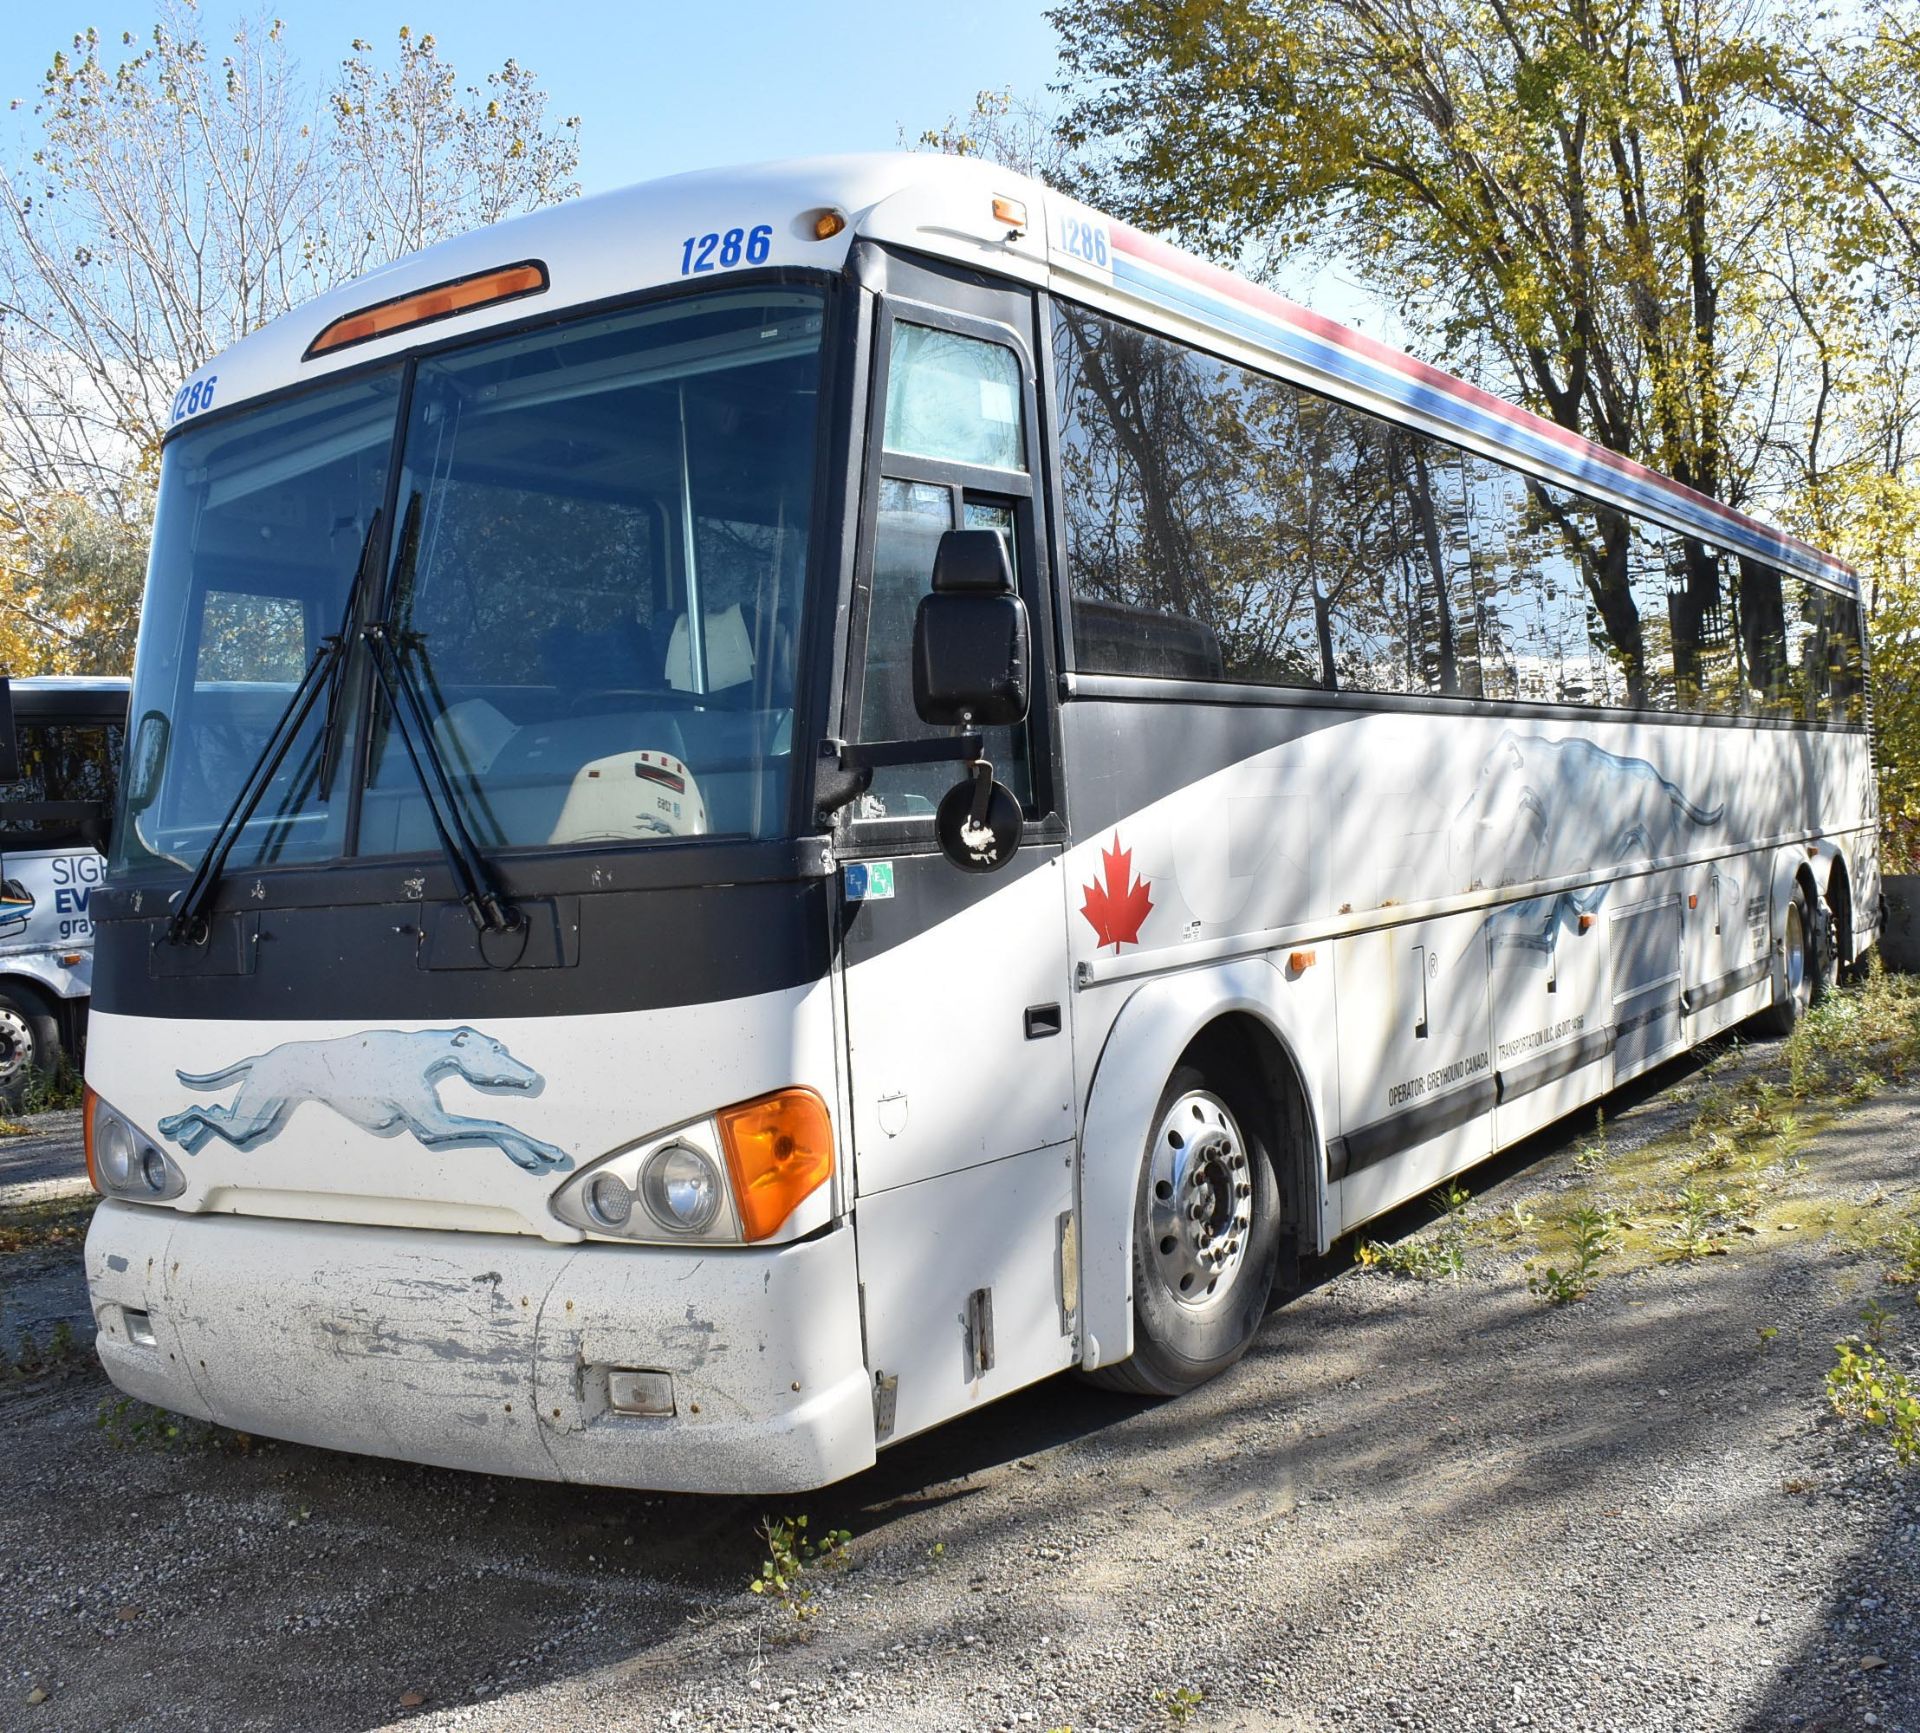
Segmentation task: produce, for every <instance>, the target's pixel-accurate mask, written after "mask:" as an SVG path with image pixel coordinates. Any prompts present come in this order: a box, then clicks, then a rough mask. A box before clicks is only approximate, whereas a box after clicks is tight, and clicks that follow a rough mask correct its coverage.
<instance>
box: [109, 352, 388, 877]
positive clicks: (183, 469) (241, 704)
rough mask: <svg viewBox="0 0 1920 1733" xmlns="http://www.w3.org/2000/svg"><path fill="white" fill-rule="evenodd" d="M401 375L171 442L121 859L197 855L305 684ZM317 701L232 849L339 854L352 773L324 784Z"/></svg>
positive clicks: (236, 859) (136, 698)
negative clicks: (328, 786)
mask: <svg viewBox="0 0 1920 1733" xmlns="http://www.w3.org/2000/svg"><path fill="white" fill-rule="evenodd" d="M399 400H400V372H399V369H398V368H390V369H387V370H386V371H383V372H380V373H376V374H373V375H363V376H362V377H360V378H358V379H356V380H354V381H353V382H352V383H350V384H347V385H336V386H329V387H327V388H325V389H323V390H319V391H313V392H304V393H302V394H301V395H299V396H298V397H293V398H289V399H286V400H285V401H283V402H280V403H273V404H268V405H266V406H264V407H262V408H260V409H258V410H254V411H252V412H250V413H248V414H244V415H239V416H235V417H232V418H230V419H228V420H224V421H217V422H211V423H209V424H208V425H206V426H204V427H195V428H192V429H190V430H188V431H187V432H185V433H183V434H181V435H179V436H178V437H176V438H174V439H172V440H170V441H168V443H167V448H166V455H165V456H164V458H163V459H162V461H161V465H160V504H159V512H158V516H157V518H156V520H155V523H154V531H153V557H152V559H151V561H150V562H149V565H148V568H147V594H146V601H145V604H144V606H143V609H142V612H141V619H140V646H139V649H138V651H137V652H136V654H135V656H134V675H133V695H132V699H131V702H130V704H129V706H128V711H127V716H128V737H129V751H128V764H129V766H130V769H131V774H130V775H128V776H126V777H125V778H124V779H123V781H122V787H121V817H120V822H118V823H117V824H116V825H115V826H114V844H113V855H114V862H115V864H116V866H118V865H131V866H150V865H153V864H154V863H155V861H156V860H163V861H170V862H173V863H175V864H177V865H179V866H183V867H192V866H194V865H196V864H197V863H198V861H199V859H200V856H201V855H202V854H204V853H205V852H206V848H207V844H208V842H209V840H210V839H211V837H212V835H213V832H214V830H215V828H216V827H217V826H218V825H219V823H220V821H221V820H222V819H223V818H225V817H226V815H227V812H228V809H229V808H231V806H232V805H233V801H234V797H235V795H237V794H238V793H239V792H240V787H241V784H242V782H243V781H244V779H245V777H246V775H247V772H248V771H249V770H250V769H251V768H252V766H253V764H254V761H255V760H256V759H257V758H258V756H259V754H260V750H261V748H262V747H263V746H264V745H265V744H266V741H267V738H268V736H269V735H270V734H271V733H272V732H273V728H274V724H275V723H276V722H278V721H279V719H280V717H281V715H282V713H283V712H284V711H285V710H286V708H287V705H288V702H289V700H290V699H291V698H292V697H293V690H294V687H295V686H296V685H297V684H298V682H299V679H300V676H301V675H302V674H303V673H305V672H306V669H307V664H308V662H309V661H310V660H311V659H312V657H313V654H314V652H315V651H316V650H317V649H318V648H319V646H320V641H321V639H322V638H323V637H325V636H326V635H327V634H328V633H330V632H337V631H339V630H340V625H341V618H342V615H343V613H344V610H345V607H346V600H347V588H348V585H349V584H350V583H351V582H352V580H353V574H354V570H355V568H356V567H357V566H358V565H359V563H360V557H361V550H362V548H363V547H364V546H365V544H366V540H367V533H368V530H369V528H370V527H371V525H372V521H373V516H374V513H375V512H376V511H378V510H379V507H380V501H381V498H382V496H383V494H384V492H385V486H386V470H387V465H388V463H389V462H390V461H391V459H392V450H393V424H394V417H395V413H396V411H397V408H398V405H399ZM321 721H322V711H321V708H319V707H316V709H315V710H314V712H313V713H312V714H311V715H310V716H309V717H308V718H307V722H306V725H305V726H304V727H303V728H302V730H301V732H300V734H299V736H298V738H296V740H295V741H294V743H293V747H292V749H291V750H290V751H289V752H288V753H287V755H286V757H285V759H284V760H283V761H282V763H281V766H280V769H279V772H278V774H277V775H276V776H275V777H274V780H273V783H272V785H271V786H270V787H269V788H268V789H267V792H266V794H265V796H264V797H263V798H262V799H261V801H260V803H259V805H258V806H257V807H256V808H255V810H254V815H253V818H252V820H251V821H250V822H249V823H248V825H247V826H246V828H245V829H244V830H243V831H242V833H241V835H240V837H239V839H238V841H237V842H236V843H235V845H234V849H233V853H232V854H231V856H230V857H229V864H230V865H231V866H235V867H243V866H251V865H258V864H261V863H263V862H267V861H276V860H288V861H294V860H315V859H321V858H324V857H326V856H329V855H332V854H337V853H338V852H339V850H340V845H341V838H342V836H343V835H344V829H345V827H344V819H345V809H346V798H345V793H344V790H345V779H344V778H340V777H336V778H335V779H334V786H333V789H332V792H331V798H328V799H323V798H322V797H321V794H320V791H319V787H318V783H319V756H320V753H319V747H320V729H321Z"/></svg>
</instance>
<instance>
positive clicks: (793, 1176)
mask: <svg viewBox="0 0 1920 1733" xmlns="http://www.w3.org/2000/svg"><path fill="white" fill-rule="evenodd" d="M714 1117H715V1119H716V1120H717V1121H718V1122H719V1126H720V1142H721V1146H722V1147H723V1148H724V1149H725V1150H726V1152H727V1172H728V1174H729V1175H730V1176H731V1178H732V1180H733V1198H734V1202H735V1203H736V1204H737V1205H738V1206H739V1209H740V1232H741V1236H742V1237H743V1238H745V1239H748V1240H764V1239H765V1238H766V1237H767V1236H768V1235H769V1234H772V1233H775V1232H777V1231H778V1229H779V1227H780V1224H781V1223H782V1222H784V1221H785V1220H786V1219H787V1217H788V1216H790V1215H792V1214H793V1212H794V1210H795V1209H796V1208H797V1207H798V1206H799V1204H800V1203H801V1202H802V1201H803V1200H804V1199H806V1198H808V1197H811V1196H812V1195H813V1193H814V1192H816V1191H817V1190H819V1188H820V1186H821V1184H822V1183H823V1182H824V1181H825V1180H826V1179H827V1177H828V1175H830V1174H831V1173H832V1172H833V1125H832V1123H831V1121H830V1120H829V1119H828V1118H827V1104H826V1103H825V1102H824V1101H822V1100H821V1099H820V1097H819V1096H818V1095H816V1094H814V1092H813V1091H812V1090H811V1089H782V1090H780V1091H779V1092H778V1093H776V1094H773V1095H762V1096H761V1097H759V1098H758V1099H757V1100H754V1101H743V1102H741V1104H740V1105H739V1106H738V1107H727V1108H723V1109H722V1110H721V1111H720V1112H719V1113H717V1114H716V1115H714Z"/></svg>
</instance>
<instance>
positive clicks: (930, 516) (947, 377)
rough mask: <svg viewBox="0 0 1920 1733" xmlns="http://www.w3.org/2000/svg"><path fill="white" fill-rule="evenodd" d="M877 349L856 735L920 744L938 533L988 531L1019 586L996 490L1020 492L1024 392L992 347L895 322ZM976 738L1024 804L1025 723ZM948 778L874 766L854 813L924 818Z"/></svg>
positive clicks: (939, 772) (1027, 800)
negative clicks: (920, 696)
mask: <svg viewBox="0 0 1920 1733" xmlns="http://www.w3.org/2000/svg"><path fill="white" fill-rule="evenodd" d="M889 348H890V353H889V370H888V374H887V408H886V420H885V424H884V432H883V436H882V444H883V446H884V448H885V449H884V455H883V456H882V459H881V466H882V473H881V478H880V494H879V502H878V508H877V511H876V513H875V517H874V530H873V563H872V577H871V581H870V588H869V593H868V607H867V648H866V667H865V675H864V679H863V681H862V686H861V697H860V738H861V739H863V740H920V739H928V738H932V737H934V736H938V735H943V734H946V733H949V732H951V731H950V730H947V729H943V728H934V727H930V726H928V725H927V724H926V723H924V722H922V721H921V720H920V716H919V713H918V711H916V710H915V708H914V703H913V622H914V616H915V614H916V613H917V612H918V611H919V607H920V599H921V597H923V596H925V595H926V594H927V593H928V591H929V590H931V589H932V587H933V562H934V556H935V554H936V553H937V552H938V550H939V546H940V538H941V536H942V535H943V534H945V533H946V531H948V530H949V529H992V530H997V531H999V532H1000V535H1001V537H1002V539H1003V540H1004V542H1005V543H1006V547H1007V555H1008V560H1009V563H1010V564H1011V565H1012V566H1013V568H1014V577H1015V580H1016V582H1017V581H1018V580H1019V577H1020V542H1021V535H1020V514H1021V511H1022V509H1023V500H1022V497H1021V496H1018V495H1012V494H1009V493H1007V492H1005V491H1003V490H1004V489H1006V488H1007V487H1008V485H1009V479H1008V477H1009V475H1011V476H1017V477H1020V478H1021V479H1022V482H1023V483H1024V477H1025V474H1026V468H1027V457H1026V430H1025V394H1024V392H1023V390H1022V386H1021V375H1020V359H1019V357H1018V355H1016V354H1015V353H1014V351H1013V350H1012V349H1010V348H1008V347H1006V346H1005V345H1004V344H999V343H992V342H988V341H986V340H985V339H982V338H978V337H972V336H968V335H966V334H964V333H962V332H957V331H948V330H942V329H938V328H936V327H933V326H926V325H915V324H910V323H908V322H907V321H905V320H896V321H895V323H894V325H893V336H892V341H891V344H890V346H889ZM916 460H931V461H932V462H933V463H935V464H938V465H941V466H943V467H942V469H941V470H939V471H936V472H935V473H941V474H946V473H949V472H948V471H947V470H946V468H945V466H950V465H951V466H960V468H959V472H958V473H959V474H960V475H961V476H962V477H963V478H964V479H961V480H940V481H933V480H929V479H926V478H925V477H926V471H927V465H926V463H925V462H919V461H916ZM916 471H918V472H919V473H918V474H917V475H916V474H915V473H913V472H916ZM968 472H974V473H972V474H969V473H968ZM996 472H1007V473H1005V474H996ZM976 483H977V484H978V485H976ZM984 734H985V738H986V749H987V757H988V758H989V759H990V760H991V761H992V763H993V766H994V774H995V775H996V776H997V777H998V778H999V780H1000V781H1001V782H1003V783H1005V784H1006V785H1007V787H1008V788H1009V789H1011V790H1012V791H1013V794H1014V796H1015V797H1016V798H1017V799H1018V800H1019V801H1020V803H1021V805H1022V806H1023V807H1027V806H1030V805H1031V803H1032V792H1033V791H1032V776H1031V772H1030V767H1029V752H1028V731H1027V728H1026V726H1025V725H1024V724H1021V725H1016V726H1013V727H1001V728H990V729H986V730H985V731H984ZM958 775H959V772H958V769H957V768H956V766H954V765H952V764H905V765H891V766H886V767H883V768H881V769H878V770H876V771H875V772H874V775H873V782H872V784H871V786H870V787H869V789H868V791H867V792H866V793H865V794H864V795H862V796H861V798H860V802H859V805H858V806H857V807H856V808H855V816H856V817H858V818H862V819H881V818H925V817H931V816H932V814H933V811H934V809H935V807H937V806H938V805H939V802H940V797H941V796H942V795H943V794H945V793H946V792H947V790H948V789H949V788H951V787H952V786H953V784H954V782H955V781H956V779H957V777H958Z"/></svg>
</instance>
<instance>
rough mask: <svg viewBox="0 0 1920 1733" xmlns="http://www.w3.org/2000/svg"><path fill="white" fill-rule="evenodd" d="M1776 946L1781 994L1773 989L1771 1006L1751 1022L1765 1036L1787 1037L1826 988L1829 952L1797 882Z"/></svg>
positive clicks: (1804, 892)
mask: <svg viewBox="0 0 1920 1733" xmlns="http://www.w3.org/2000/svg"><path fill="white" fill-rule="evenodd" d="M1780 943H1781V948H1782V951H1783V962H1784V964H1785V972H1786V988H1785V991H1784V992H1783V991H1781V990H1780V988H1779V987H1778V986H1777V985H1776V987H1775V990H1774V999H1773V1003H1772V1004H1771V1005H1769V1006H1768V1007H1767V1008H1766V1010H1764V1011H1762V1012H1761V1013H1760V1014H1759V1016H1757V1017H1756V1018H1755V1019H1754V1025H1755V1027H1757V1028H1758V1029H1759V1030H1760V1031H1761V1032H1762V1033H1763V1034H1767V1035H1791V1034H1792V1033H1793V1031H1794V1028H1795V1026H1796V1025H1797V1024H1798V1023H1799V1021H1800V1019H1801V1018H1802V1017H1804V1016H1805V1015H1806V1014H1807V1011H1808V1010H1809V1008H1810V1007H1811V1006H1812V1005H1813V1003H1814V1001H1815V1000H1816V999H1818V998H1821V997H1822V996H1823V995H1824V993H1825V990H1826V987H1827V985H1828V983H1827V980H1826V970H1827V968H1828V966H1829V964H1830V962H1831V959H1832V956H1833V952H1832V950H1831V948H1830V947H1829V946H1827V945H1826V944H1825V943H1823V942H1822V939H1821V935H1820V929H1819V927H1818V926H1817V925H1816V924H1815V922H1814V918H1813V908H1812V905H1811V904H1810V903H1809V901H1808V899H1807V887H1806V886H1805V885H1804V884H1802V883H1799V882H1798V881H1796V882H1795V884H1794V887H1793V895H1792V897H1791V898H1789V899H1788V902H1787V914H1786V920H1785V922H1784V923H1783V926H1782V930H1781V934H1780Z"/></svg>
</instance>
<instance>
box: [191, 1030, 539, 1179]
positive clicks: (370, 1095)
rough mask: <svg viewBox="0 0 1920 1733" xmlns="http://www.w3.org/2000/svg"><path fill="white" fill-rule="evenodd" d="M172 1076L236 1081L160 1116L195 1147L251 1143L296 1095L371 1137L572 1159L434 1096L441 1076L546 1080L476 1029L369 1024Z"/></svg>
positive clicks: (529, 1089) (209, 1085) (514, 1083)
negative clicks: (208, 1099) (219, 1100)
mask: <svg viewBox="0 0 1920 1733" xmlns="http://www.w3.org/2000/svg"><path fill="white" fill-rule="evenodd" d="M174 1076H176V1077H177V1078H179V1079H180V1081H181V1082H182V1083H184V1084H185V1085H186V1086H187V1087H188V1088H189V1089H220V1088H224V1087H225V1086H226V1085H227V1084H229V1083H233V1082H236V1081H238V1082H239V1084H240V1093H239V1094H238V1095H237V1096H236V1097H235V1098H234V1101H233V1104H232V1106H230V1107H222V1106H218V1105H214V1106H207V1107H201V1106H198V1105H195V1106H192V1107H187V1108H183V1109H182V1110H181V1111H180V1112H178V1113H174V1114H169V1115H168V1116H167V1118H165V1119H163V1120H161V1121H160V1130H161V1132H162V1134H163V1135H165V1136H167V1137H169V1138H171V1139H172V1140H173V1141H174V1142H175V1143H177V1144H179V1145H180V1146H181V1147H182V1148H184V1149H185V1150H186V1151H187V1153H188V1154H189V1155H198V1154H199V1153H200V1151H201V1149H202V1148H204V1147H205V1145H206V1144H207V1142H208V1141H209V1140H210V1139H212V1138H215V1137H220V1138H224V1139H225V1140H226V1141H227V1142H228V1143H230V1144H232V1145H233V1146H234V1148H235V1149H252V1148H253V1147H254V1146H255V1145H256V1144H262V1143H266V1142H269V1141H270V1140H271V1139H273V1138H274V1137H277V1136H278V1135H279V1133H280V1128H281V1127H282V1126H284V1125H285V1124H286V1123H287V1121H288V1119H289V1118H291V1117H292V1115H293V1110H294V1109H295V1108H296V1107H298V1106H299V1105H300V1104H301V1103H302V1102H303V1101H314V1102H318V1103H319V1104H320V1105H321V1106H323V1107H330V1108H332V1109H333V1111H334V1112H335V1113H337V1114H339V1115H340V1116H341V1117H342V1118H343V1119H347V1120H350V1121H351V1122H352V1123H353V1124H355V1125H357V1126H359V1127H360V1129H361V1130H362V1131H370V1132H372V1133H373V1134H374V1135H375V1136H376V1137H398V1136H399V1135H400V1133H401V1132H403V1131H406V1132H411V1133H412V1134H413V1137H414V1139H415V1140H416V1141H417V1142H419V1143H421V1144H423V1145H425V1147H426V1148H428V1149H476V1148H481V1147H484V1146H486V1145H492V1147H494V1148H495V1149H497V1150H499V1151H500V1153H501V1154H502V1155H504V1156H505V1157H506V1158H507V1159H508V1160H509V1161H511V1162H512V1163H513V1164H514V1166H516V1167H521V1168H525V1169H526V1171H527V1172H528V1173H551V1172H553V1171H554V1170H555V1169H556V1168H568V1167H572V1166H573V1158H572V1157H571V1156H570V1155H568V1154H567V1153H566V1152H565V1151H564V1150H559V1149H556V1148H554V1146H553V1145H552V1144H550V1143H542V1142H541V1141H540V1139H539V1138H537V1137H531V1136H529V1135H528V1134H527V1133H526V1132H524V1131H516V1130H515V1129H514V1128H513V1127H512V1126H511V1125H503V1124H501V1122H500V1121H499V1120H497V1119H467V1118H464V1117H462V1116H461V1115H460V1114H457V1113H449V1112H448V1111H447V1109H446V1108H444V1107H443V1106H441V1104H440V1096H439V1088H438V1086H439V1082H440V1079H441V1078H443V1077H448V1076H453V1077H461V1078H464V1079H465V1080H466V1081H467V1082H468V1083H470V1084H472V1085H473V1087H474V1088H475V1089H483V1090H485V1091H487V1092H488V1093H489V1094H502V1095H508V1094H511V1095H538V1094H539V1093H540V1090H541V1088H542V1087H543V1085H544V1079H542V1077H541V1076H540V1073H539V1072H537V1071H535V1070H534V1069H533V1067H532V1066H531V1065H526V1064H523V1063H522V1062H521V1061H520V1060H518V1059H516V1058H514V1056H513V1055H512V1054H511V1053H509V1052H508V1051H507V1049H506V1047H505V1045H504V1044H503V1043H501V1042H499V1041H496V1040H495V1039H494V1038H493V1037H492V1036H491V1035H483V1034H481V1033H480V1031H479V1030H478V1029H468V1028H464V1027H463V1028H459V1029H420V1030H416V1031H413V1032H411V1033H409V1032H406V1031H403V1030H399V1029H368V1030H365V1031H363V1032H361V1033H359V1034H357V1035H341V1036H337V1037H336V1038H335V1039H333V1040H331V1041H285V1042H282V1043H281V1044H280V1045H279V1046H278V1047H274V1048H271V1049H269V1050H268V1051H267V1052H265V1053H261V1054H258V1055H256V1056H255V1057H253V1058H250V1059H236V1060H235V1061H234V1062H233V1063H232V1064H231V1065H228V1066H226V1067H224V1068H223V1069H221V1070H219V1071H209V1072H207V1073H206V1074H205V1075H203V1076H193V1075H191V1074H189V1073H188V1072H185V1071H176V1072H175V1073H174Z"/></svg>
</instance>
